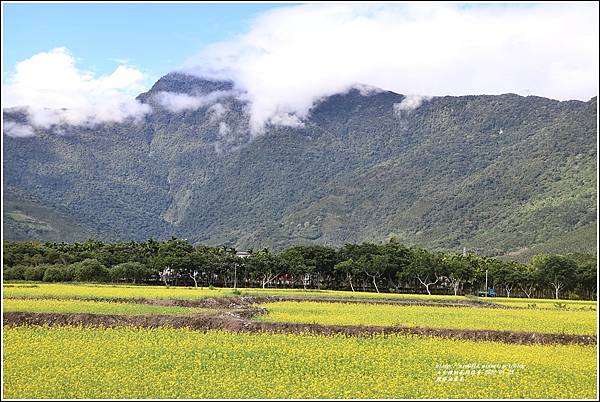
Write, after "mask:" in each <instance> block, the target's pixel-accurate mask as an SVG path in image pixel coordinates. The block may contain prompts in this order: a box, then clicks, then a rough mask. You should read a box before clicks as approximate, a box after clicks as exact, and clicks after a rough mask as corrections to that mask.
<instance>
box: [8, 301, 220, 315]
mask: <svg viewBox="0 0 600 402" xmlns="http://www.w3.org/2000/svg"><path fill="white" fill-rule="evenodd" d="M2 310H3V311H4V312H10V311H32V312H48V313H90V314H128V315H143V314H178V315H181V314H206V313H209V312H212V311H213V310H210V309H203V308H191V307H179V306H153V305H148V304H138V303H118V302H109V301H86V300H76V299H70V300H69V299H66V300H62V299H61V300H58V299H57V300H54V299H5V300H4V303H3V304H2Z"/></svg>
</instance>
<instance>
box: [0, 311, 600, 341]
mask: <svg viewBox="0 0 600 402" xmlns="http://www.w3.org/2000/svg"><path fill="white" fill-rule="evenodd" d="M264 312H265V310H264V309H260V308H254V309H244V310H243V311H238V312H232V311H227V312H224V313H222V314H220V315H214V316H207V315H204V316H202V315H195V316H175V315H152V316H148V315H147V316H144V315H105V314H62V313H27V312H8V313H4V315H3V322H4V325H6V326H17V325H49V326H56V325H83V326H99V327H116V326H124V325H125V326H136V327H144V328H157V327H171V328H190V329H194V330H201V331H207V330H215V329H221V330H227V331H234V332H243V333H258V332H267V333H296V334H297V333H311V334H317V335H333V334H342V335H347V336H369V335H374V334H413V335H420V336H434V337H443V338H452V339H466V340H474V341H494V342H504V343H511V344H583V345H595V344H596V336H588V335H568V334H544V333H528V332H511V331H494V330H463V329H435V328H409V327H382V326H356V325H352V326H350V325H318V324H299V323H283V322H264V321H251V320H250V319H249V318H250V317H251V316H252V315H256V314H261V313H264Z"/></svg>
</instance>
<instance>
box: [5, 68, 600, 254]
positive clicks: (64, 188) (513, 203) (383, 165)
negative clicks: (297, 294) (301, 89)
mask: <svg viewBox="0 0 600 402" xmlns="http://www.w3.org/2000/svg"><path fill="white" fill-rule="evenodd" d="M164 91H167V93H171V94H173V93H174V94H186V95H188V96H192V97H197V98H198V97H203V98H202V99H204V101H203V102H199V104H198V106H197V107H196V108H188V109H181V110H175V109H173V108H171V109H169V108H167V107H164V106H161V103H160V102H158V101H157V100H159V99H160V97H159V96H160V94H162V93H164ZM215 91H217V92H215ZM211 94H213V95H214V94H216V95H214V96H213V95H211ZM211 96H212V97H211ZM138 99H140V100H141V101H143V102H147V103H149V104H151V105H152V107H153V112H152V113H151V114H148V115H147V116H146V117H145V118H144V120H143V121H141V122H134V121H131V122H127V123H123V124H106V125H101V126H100V125H97V126H94V127H89V128H82V127H72V126H65V127H60V130H57V128H54V129H52V130H46V131H41V130H37V132H36V136H35V137H29V138H13V137H9V136H7V135H5V136H4V149H3V159H4V161H3V163H4V193H5V200H4V201H5V202H4V217H5V219H4V236H5V238H8V239H24V238H33V239H41V240H52V241H56V240H67V241H71V240H78V239H79V240H83V239H85V238H88V237H90V236H94V237H96V238H100V239H104V240H128V239H133V240H144V239H147V238H149V237H153V238H158V239H163V238H169V237H170V236H171V235H175V236H178V237H181V238H187V239H189V240H190V241H192V242H201V243H204V244H210V245H220V244H224V245H228V246H235V247H237V248H240V249H242V248H248V247H254V248H259V247H270V248H274V249H282V248H284V247H287V246H289V245H294V244H310V243H317V244H328V245H334V246H339V245H343V244H344V243H346V242H361V241H381V240H385V239H387V238H390V237H392V236H394V237H396V238H397V239H398V240H400V241H402V242H403V243H406V244H415V245H420V246H424V247H430V248H434V249H441V250H462V248H463V247H467V248H468V249H469V250H471V251H475V252H477V253H481V254H490V255H507V256H510V257H513V258H516V259H527V258H528V257H529V256H530V255H532V254H534V253H539V252H567V251H593V250H595V238H596V229H595V228H596V189H597V183H596V158H597V155H596V138H597V137H596V129H597V128H596V108H597V107H596V102H597V100H596V98H593V99H591V100H590V101H588V102H580V101H568V102H559V101H555V100H551V99H546V98H541V97H535V96H528V97H522V96H518V95H514V94H506V95H499V96H462V97H434V98H431V99H428V100H424V101H423V102H422V104H421V105H420V106H418V107H416V108H414V109H405V108H400V107H398V105H399V104H400V103H401V102H402V101H403V100H404V99H405V98H404V96H403V95H399V94H396V93H393V92H387V91H379V92H370V93H365V92H364V91H361V90H358V89H352V90H349V91H348V92H346V93H343V94H338V95H334V96H331V97H328V98H325V99H323V100H321V101H320V102H319V103H318V104H317V105H315V107H313V109H312V110H311V113H310V115H309V117H308V119H307V120H306V122H305V124H304V126H303V127H285V126H273V125H269V126H267V128H266V129H265V132H264V133H261V134H259V135H255V134H251V133H250V130H249V122H248V121H249V116H248V114H247V112H246V108H245V104H244V102H243V101H242V100H240V98H239V97H238V96H237V94H236V93H235V91H234V90H233V85H232V84H231V83H229V82H214V81H206V80H203V79H199V78H195V77H190V76H186V75H182V74H169V75H167V76H165V77H163V78H162V79H161V80H159V81H158V82H157V83H156V84H155V86H154V87H153V88H152V89H151V90H150V91H149V92H147V93H145V94H142V95H140V96H139V97H138ZM401 109H404V110H401ZM23 118H24V117H23V115H22V113H20V112H19V111H16V110H4V119H5V122H7V121H23ZM57 131H60V133H57ZM7 200H8V201H10V202H6V201H7ZM34 206H35V207H34ZM49 211H52V212H49Z"/></svg>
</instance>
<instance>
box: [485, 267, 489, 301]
mask: <svg viewBox="0 0 600 402" xmlns="http://www.w3.org/2000/svg"><path fill="white" fill-rule="evenodd" d="M487 276H488V270H487V269H486V270H485V297H488V281H487Z"/></svg>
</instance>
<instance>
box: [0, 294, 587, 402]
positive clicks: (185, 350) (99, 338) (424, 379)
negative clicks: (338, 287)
mask: <svg viewBox="0 0 600 402" xmlns="http://www.w3.org/2000/svg"><path fill="white" fill-rule="evenodd" d="M3 291H4V299H3V314H4V335H3V342H4V355H3V364H4V388H3V392H4V397H6V398H115V399H116V398H231V399H235V398H306V399H309V398H438V399H440V398H441V399H444V398H489V397H490V395H493V396H494V398H593V397H594V396H595V395H596V372H597V361H596V351H597V347H596V345H595V335H596V316H595V313H596V311H595V310H594V309H593V308H594V307H595V303H594V302H578V303H570V302H567V301H560V302H564V303H565V304H566V307H563V308H553V304H552V303H553V302H555V301H539V300H536V302H537V306H541V305H547V306H548V308H547V309H546V308H539V307H537V308H526V307H527V304H525V306H522V305H520V304H519V303H520V302H521V301H516V302H515V303H517V305H516V306H515V308H510V303H511V302H512V301H511V302H508V303H507V304H508V305H509V308H493V306H492V307H490V305H488V304H478V303H477V302H476V301H473V300H475V299H472V298H465V297H462V296H459V297H454V296H426V295H405V294H403V295H391V294H365V293H359V292H357V293H354V294H353V293H352V292H334V291H303V290H278V289H240V290H239V291H236V292H234V290H233V289H208V288H204V289H201V288H199V289H196V288H175V287H170V288H165V287H159V286H119V285H115V286H110V285H95V284H41V283H25V282H19V283H8V284H4V286H3ZM240 293H241V295H242V296H245V297H243V298H242V297H240ZM265 295H269V296H277V298H274V299H265V298H264V297H262V296H265ZM258 296H261V297H262V298H257V297H258ZM316 297H318V298H319V299H318V300H315V298H316ZM265 300H266V301H265ZM349 300H350V301H349ZM216 301H219V302H218V303H216ZM342 301H343V302H342ZM503 301H506V300H500V298H495V299H494V302H503ZM431 302H435V303H438V304H439V305H431ZM211 303H212V304H211ZM214 303H216V304H214ZM427 303H429V304H427ZM457 303H463V304H458V305H459V307H457V306H456V305H457ZM469 303H470V304H469ZM413 304H414V305H413ZM498 304H500V303H498ZM580 307H585V309H580ZM85 313H87V314H92V315H91V316H88V315H87V314H85ZM65 317H78V319H79V321H69V320H67V319H65ZM89 317H99V318H98V319H94V320H91V321H86V320H87V319H88V318H89ZM101 317H104V318H101ZM119 317H124V318H119ZM127 317H129V318H127ZM159 317H161V318H160V320H159V319H158V318H159ZM195 317H196V318H195ZM197 317H205V318H201V319H200V318H197ZM154 318H156V320H155V319H154ZM119 320H121V321H119ZM194 320H195V321H194ZM211 320H212V321H211ZM173 322H175V323H176V324H177V326H171V324H172V323H173ZM188 322H189V323H192V322H194V323H195V324H194V325H196V326H193V325H188V324H186V323H188ZM7 323H8V324H7ZM105 323H107V324H106V325H104V324H105ZM182 323H183V324H184V325H183V326H182ZM207 323H208V324H210V325H209V326H206V327H204V326H203V325H208V324H207ZM294 323H305V324H310V325H313V326H312V327H311V328H312V330H313V332H311V331H310V330H309V329H307V330H306V331H304V330H303V329H302V328H300V329H299V330H298V331H295V332H294V331H292V329H293V328H292V327H289V328H288V327H287V326H289V325H292V326H293V325H296V324H294ZM233 324H235V325H233ZM215 325H217V327H216V328H215ZM218 325H222V326H220V327H219V326H218ZM253 325H254V326H255V327H253ZM398 325H401V326H418V327H420V328H442V329H446V330H448V331H447V332H446V333H445V335H443V336H425V335H423V334H421V335H415V334H410V333H393V334H391V333H390V334H384V333H382V332H377V331H375V330H374V331H371V332H369V331H366V332H360V331H358V332H352V331H349V332H347V333H330V332H328V331H329V329H328V328H330V327H332V328H333V327H336V328H339V327H341V328H343V327H344V326H358V327H361V326H365V327H364V328H370V327H369V326H378V327H377V328H384V327H395V326H398ZM188 326H189V327H188ZM244 328H250V329H247V330H244ZM291 328H292V329H291ZM373 328H375V327H373ZM453 329H460V330H467V332H469V331H472V332H474V333H477V331H485V330H490V329H499V330H502V331H521V332H526V333H535V334H551V335H552V336H555V335H556V336H557V338H551V339H550V338H548V339H550V340H546V341H544V340H540V341H538V342H536V341H532V340H531V339H529V338H527V339H526V342H523V344H517V343H514V342H515V341H511V340H510V339H509V338H510V337H509V338H502V339H503V340H502V341H497V342H491V341H489V340H474V339H458V338H456V337H455V335H453V333H452V330H453ZM561 334H563V335H564V336H570V337H586V339H587V341H586V342H587V343H586V342H579V340H578V339H579V338H576V339H574V340H573V339H572V338H569V339H566V340H564V339H563V338H561V336H563V335H561ZM590 337H591V338H592V339H593V342H589V338H590ZM563 341H564V342H563ZM511 342H512V343H511Z"/></svg>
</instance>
